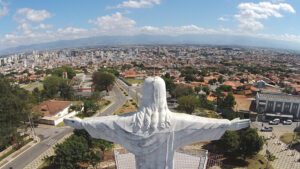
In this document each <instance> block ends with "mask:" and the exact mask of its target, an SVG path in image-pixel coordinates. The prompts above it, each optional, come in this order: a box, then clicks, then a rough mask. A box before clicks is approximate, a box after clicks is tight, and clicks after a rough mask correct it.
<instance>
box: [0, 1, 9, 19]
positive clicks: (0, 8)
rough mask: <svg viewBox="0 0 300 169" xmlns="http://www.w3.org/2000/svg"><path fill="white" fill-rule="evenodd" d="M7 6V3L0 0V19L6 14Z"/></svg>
mask: <svg viewBox="0 0 300 169" xmlns="http://www.w3.org/2000/svg"><path fill="white" fill-rule="evenodd" d="M7 5H8V4H7V3H5V2H4V1H2V0H0V18H1V17H3V16H6V15H7V14H8V12H9V10H8V8H7Z"/></svg>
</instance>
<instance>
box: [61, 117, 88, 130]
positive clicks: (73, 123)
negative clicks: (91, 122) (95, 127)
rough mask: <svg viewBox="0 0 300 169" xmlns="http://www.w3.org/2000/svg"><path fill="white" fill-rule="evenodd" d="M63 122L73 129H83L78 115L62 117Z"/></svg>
mask: <svg viewBox="0 0 300 169" xmlns="http://www.w3.org/2000/svg"><path fill="white" fill-rule="evenodd" d="M64 122H65V124H66V125H68V126H70V127H72V128H74V129H84V128H83V126H82V120H81V119H80V118H78V117H73V118H64Z"/></svg>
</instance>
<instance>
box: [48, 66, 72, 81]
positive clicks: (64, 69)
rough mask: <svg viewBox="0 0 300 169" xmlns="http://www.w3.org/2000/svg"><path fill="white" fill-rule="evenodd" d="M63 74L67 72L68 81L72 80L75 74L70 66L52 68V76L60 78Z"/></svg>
mask: <svg viewBox="0 0 300 169" xmlns="http://www.w3.org/2000/svg"><path fill="white" fill-rule="evenodd" d="M63 72H67V75H68V79H72V78H73V77H74V76H76V72H75V71H74V70H73V68H72V67H71V66H68V65H64V66H62V67H59V68H54V69H53V70H52V75H56V76H58V77H62V75H63Z"/></svg>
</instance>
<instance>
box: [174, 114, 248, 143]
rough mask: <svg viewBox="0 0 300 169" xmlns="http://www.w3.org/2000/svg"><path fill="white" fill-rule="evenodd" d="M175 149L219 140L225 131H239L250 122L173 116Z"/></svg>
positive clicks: (184, 115)
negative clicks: (174, 121) (174, 120)
mask: <svg viewBox="0 0 300 169" xmlns="http://www.w3.org/2000/svg"><path fill="white" fill-rule="evenodd" d="M175 116H176V117H177V118H176V126H175V128H174V134H175V143H174V146H175V147H181V146H184V145H187V144H192V143H197V142H206V141H212V140H218V139H220V138H221V137H222V136H223V134H224V132H225V131H226V130H240V129H243V128H246V127H248V126H249V125H250V121H249V120H248V119H246V120H240V119H234V120H231V121H230V120H227V119H214V118H205V117H199V116H192V115H186V114H182V115H181V114H178V115H175Z"/></svg>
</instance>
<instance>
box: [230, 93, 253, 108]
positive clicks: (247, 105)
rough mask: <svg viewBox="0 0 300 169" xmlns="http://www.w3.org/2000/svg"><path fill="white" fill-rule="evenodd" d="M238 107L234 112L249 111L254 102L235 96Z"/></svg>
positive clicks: (241, 96)
mask: <svg viewBox="0 0 300 169" xmlns="http://www.w3.org/2000/svg"><path fill="white" fill-rule="evenodd" d="M234 97H235V101H236V105H235V107H234V110H249V109H250V105H251V102H252V100H250V99H249V98H247V97H245V96H243V95H234Z"/></svg>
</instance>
